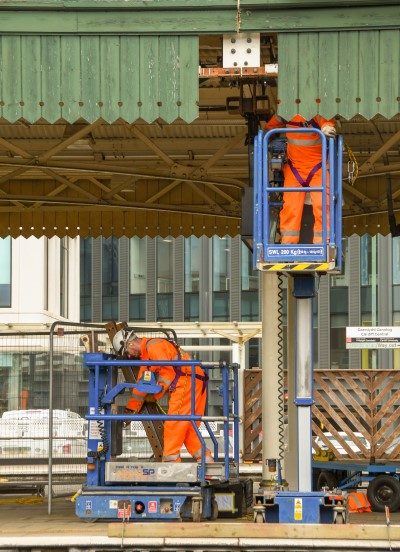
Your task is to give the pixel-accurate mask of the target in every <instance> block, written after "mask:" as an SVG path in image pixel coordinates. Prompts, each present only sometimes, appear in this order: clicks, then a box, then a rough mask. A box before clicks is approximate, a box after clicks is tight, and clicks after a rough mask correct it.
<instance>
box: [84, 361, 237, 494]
mask: <svg viewBox="0 0 400 552" xmlns="http://www.w3.org/2000/svg"><path fill="white" fill-rule="evenodd" d="M156 364H157V366H174V367H180V366H186V367H187V366H190V367H192V368H195V367H196V366H200V367H201V368H202V369H203V370H204V371H205V373H206V374H207V373H208V372H209V371H212V370H214V369H219V370H221V374H222V399H223V408H222V411H223V415H222V416H208V415H204V416H200V415H196V414H195V388H196V385H195V377H196V371H195V370H194V369H192V370H191V376H190V377H191V378H192V386H191V413H190V414H186V415H183V414H176V415H170V414H157V415H154V414H140V413H139V414H129V415H128V414H118V413H115V412H113V409H112V407H113V404H114V401H115V399H116V397H117V396H118V395H119V394H121V393H122V392H123V391H124V390H125V389H128V390H130V389H132V388H134V387H135V384H131V383H126V382H125V383H118V384H116V385H115V384H114V383H113V381H114V380H113V370H116V369H123V367H124V366H131V367H139V366H145V367H146V366H147V367H151V366H154V365H155V361H142V360H119V359H116V358H115V356H114V355H109V354H106V353H85V354H84V366H85V367H86V368H87V369H89V413H88V415H87V416H86V419H87V420H88V421H89V424H91V423H92V422H99V423H100V427H101V428H102V429H101V431H100V433H101V434H102V438H103V441H104V436H105V438H106V439H107V440H108V441H109V442H110V441H111V431H112V425H111V424H112V422H116V421H120V422H127V421H140V422H145V421H154V422H155V421H162V422H163V421H167V420H182V421H190V422H191V424H192V426H193V428H194V430H195V432H196V434H197V436H198V438H199V440H200V442H201V447H202V454H201V464H200V470H199V481H200V482H203V483H204V482H205V480H206V466H205V464H206V443H205V440H204V438H203V436H202V434H201V432H200V430H199V428H198V427H197V423H199V422H203V423H204V425H205V427H206V428H207V431H208V433H209V436H210V438H211V441H212V443H213V446H214V454H213V456H214V459H215V460H216V461H218V458H219V451H218V441H217V439H216V437H215V435H214V434H213V430H212V427H211V425H210V422H221V423H222V424H223V437H224V451H223V462H224V476H225V479H226V480H229V477H230V473H231V466H230V455H229V431H230V426H231V427H233V437H234V444H233V462H234V464H235V465H236V466H237V467H238V466H239V425H238V424H239V409H238V370H239V365H238V364H227V363H225V362H220V363H202V362H199V361H198V360H183V361H159V360H157V362H156ZM231 375H232V381H233V388H232V403H233V404H232V406H231V405H230V394H229V382H230V376H231ZM88 435H89V437H88V462H89V463H92V464H94V466H91V468H89V469H88V481H87V484H88V485H89V486H92V485H93V486H96V485H99V484H101V473H102V472H103V470H100V469H99V468H100V464H99V462H100V458H101V460H105V462H109V461H110V459H111V449H110V447H109V446H107V445H106V446H104V444H105V443H104V442H103V443H100V438H99V436H95V437H94V438H93V433H92V432H91V430H90V428H89V432H88Z"/></svg>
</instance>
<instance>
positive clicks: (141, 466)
mask: <svg viewBox="0 0 400 552" xmlns="http://www.w3.org/2000/svg"><path fill="white" fill-rule="evenodd" d="M156 363H157V366H161V365H168V366H170V365H173V366H175V367H176V366H192V367H194V366H199V365H200V366H201V367H202V368H203V370H204V371H205V372H206V373H211V372H212V371H213V370H216V369H218V371H220V373H221V377H222V386H221V391H222V411H223V412H222V416H208V415H204V416H198V415H196V414H194V412H195V409H194V403H195V397H194V389H195V384H194V381H195V380H194V377H195V370H192V372H193V373H192V378H193V385H192V390H193V391H192V410H191V411H192V414H190V415H176V416H175V415H174V416H172V415H166V414H162V413H161V414H156V415H155V414H154V415H153V414H151V415H148V414H135V415H134V414H129V415H127V414H118V413H116V412H117V408H116V399H117V397H118V396H119V395H120V394H121V393H123V392H124V390H128V391H130V389H132V388H133V387H137V388H138V389H140V390H141V391H143V390H144V389H145V392H146V393H157V392H158V391H159V390H160V386H159V385H158V384H157V382H156V381H155V379H154V375H153V373H152V372H151V371H150V370H149V371H145V372H144V374H145V376H147V377H144V378H143V380H148V381H142V380H141V381H139V382H137V383H125V382H124V383H116V381H118V378H116V371H117V372H118V371H119V370H120V369H123V367H124V366H130V367H138V366H149V367H150V366H152V365H154V364H155V363H154V361H131V360H120V359H117V358H116V357H115V356H114V355H110V354H106V353H85V354H84V366H85V368H86V369H87V370H88V374H89V409H88V414H87V416H86V418H87V420H88V421H89V429H88V457H87V462H88V466H87V467H88V469H87V482H86V485H84V486H83V487H82V489H81V490H80V492H79V494H78V496H77V497H76V514H77V516H79V517H81V518H84V519H86V520H92V521H95V520H114V521H117V520H120V521H134V520H141V521H147V520H148V521H155V520H162V521H180V520H182V519H189V520H191V521H201V520H202V519H209V520H213V519H216V517H217V516H218V501H217V497H218V495H219V493H224V492H225V493H228V494H229V489H232V486H233V487H235V485H236V486H237V485H238V484H239V429H238V423H239V412H238V369H239V366H238V365H237V364H226V363H223V362H221V363H207V364H205V363H201V362H199V361H193V360H184V361H156ZM140 386H147V387H145V388H144V387H140ZM150 420H151V421H153V422H157V423H160V422H161V423H162V422H163V421H165V420H189V421H190V422H191V423H192V425H193V427H194V429H195V431H196V433H197V435H198V437H199V439H200V441H201V443H202V456H201V462H196V461H194V460H193V461H190V462H185V461H182V462H180V463H169V462H164V463H163V462H151V461H146V462H142V461H140V460H138V459H135V460H131V459H118V458H115V457H113V455H112V446H111V443H112V441H113V438H114V434H116V433H118V427H119V428H121V430H122V423H123V422H124V421H140V422H146V421H147V422H149V421H150ZM214 421H217V422H220V424H222V426H223V450H221V451H220V450H219V449H218V441H217V438H216V437H215V435H214V434H213V430H212V427H211V422H214ZM200 422H202V423H203V424H204V426H205V427H206V428H207V431H208V434H209V437H210V439H211V442H212V443H213V449H214V450H213V451H212V452H213V459H214V463H206V461H205V459H206V456H205V452H206V444H205V440H204V438H203V436H202V433H201V432H200V430H199V429H198V426H197V424H198V425H200ZM232 431H233V454H232V451H231V452H230V445H229V436H230V433H231V432H232ZM230 486H231V487H230ZM227 489H228V491H227ZM230 494H231V495H232V492H230Z"/></svg>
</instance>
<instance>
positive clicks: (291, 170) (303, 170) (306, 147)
mask: <svg viewBox="0 0 400 552" xmlns="http://www.w3.org/2000/svg"><path fill="white" fill-rule="evenodd" d="M285 127H286V128H294V129H295V128H317V129H320V130H321V131H322V132H323V133H324V134H325V136H326V137H327V138H333V137H335V136H336V129H335V123H334V121H333V120H330V121H328V120H327V119H324V117H322V116H321V115H316V116H315V117H313V118H312V119H310V120H309V121H306V119H304V117H302V116H301V115H295V116H294V117H293V119H291V120H290V121H286V120H285V119H283V118H282V117H280V116H279V115H276V114H275V115H273V116H272V117H271V119H270V120H269V121H268V122H267V124H266V125H265V130H267V131H268V130H272V129H274V128H285ZM321 142H322V141H321V136H320V135H319V134H318V133H316V132H315V133H300V132H299V133H295V132H293V133H287V157H288V162H287V164H286V165H285V167H284V169H283V173H284V187H290V188H295V187H298V188H301V187H303V188H313V187H321V186H322V145H321ZM326 174H327V179H326V180H327V181H326V190H327V200H326V208H327V229H328V233H329V174H328V170H327V173H326ZM306 196H310V197H309V198H307V201H308V199H310V200H311V203H312V208H313V214H314V236H313V242H314V243H321V242H322V193H321V192H314V193H305V192H302V193H296V192H286V193H284V194H283V207H282V210H281V212H280V215H279V217H280V234H281V243H290V244H296V243H299V239H300V228H301V219H302V215H303V206H304V202H305V200H306Z"/></svg>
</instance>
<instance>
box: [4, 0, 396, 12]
mask: <svg viewBox="0 0 400 552" xmlns="http://www.w3.org/2000/svg"><path fill="white" fill-rule="evenodd" d="M321 4H322V3H321V0H240V6H241V8H242V9H243V8H246V9H265V8H266V7H267V6H268V7H269V8H273V9H276V8H284V9H286V10H287V9H291V8H307V7H315V6H316V7H318V8H321V7H322V5H321ZM390 4H392V5H395V4H398V0H385V1H384V2H383V1H381V2H380V1H379V0H336V1H335V2H334V1H331V0H324V2H323V7H325V8H328V7H332V6H333V7H339V6H346V7H356V6H385V5H390ZM1 5H2V6H3V7H6V8H13V9H15V10H26V9H31V8H34V9H54V10H59V9H62V10H86V9H90V10H104V9H112V10H114V9H123V10H149V11H150V10H151V11H153V12H154V11H157V10H178V9H183V10H193V9H200V10H201V9H206V10H209V9H220V8H225V9H231V8H234V9H236V7H237V0H152V1H149V0H147V1H145V0H97V1H95V2H94V1H93V0H14V1H12V0H11V1H8V2H7V1H5V0H2V2H1Z"/></svg>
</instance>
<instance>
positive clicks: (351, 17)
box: [0, 2, 400, 35]
mask: <svg viewBox="0 0 400 552" xmlns="http://www.w3.org/2000/svg"><path fill="white" fill-rule="evenodd" d="M232 3H233V5H232V6H231V8H230V9H226V8H219V9H212V10H211V9H210V10H209V9H207V7H203V8H202V9H196V8H195V7H194V6H193V7H192V9H183V8H182V9H169V10H167V9H165V10H161V9H160V10H149V9H146V10H145V9H142V10H131V12H129V10H128V9H109V10H106V11H104V10H102V11H95V10H86V11H85V10H82V9H79V10H76V11H69V10H67V11H62V13H61V10H60V9H58V10H50V9H48V10H44V11H42V10H38V11H35V10H33V9H32V10H26V9H25V10H23V11H19V10H15V11H13V10H9V9H6V8H4V5H3V4H2V10H1V17H0V33H17V34H140V35H144V34H157V35H160V34H171V33H177V34H180V35H182V34H210V33H232V32H236V31H237V23H236V2H232ZM399 22H400V6H399V5H398V4H393V5H381V6H372V5H371V6H358V7H336V8H335V7H330V8H326V7H324V8H318V7H310V8H296V9H294V8H291V9H288V8H285V9H282V8H279V9H277V8H274V9H272V8H271V7H267V8H266V7H265V5H264V8H261V7H260V8H257V9H251V8H246V7H245V6H243V4H241V27H240V30H241V31H254V32H292V31H295V32H305V31H310V30H319V31H323V30H327V31H328V30H346V29H352V30H366V29H395V28H399V25H400V23H399Z"/></svg>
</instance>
